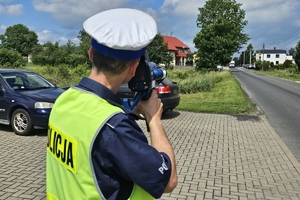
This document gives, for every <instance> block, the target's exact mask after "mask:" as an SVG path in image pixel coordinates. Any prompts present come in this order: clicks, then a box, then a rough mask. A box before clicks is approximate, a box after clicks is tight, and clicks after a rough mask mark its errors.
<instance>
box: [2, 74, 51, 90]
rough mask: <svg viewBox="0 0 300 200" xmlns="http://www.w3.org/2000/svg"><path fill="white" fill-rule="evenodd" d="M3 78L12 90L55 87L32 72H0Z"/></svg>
mask: <svg viewBox="0 0 300 200" xmlns="http://www.w3.org/2000/svg"><path fill="white" fill-rule="evenodd" d="M1 75H2V77H3V78H4V80H5V81H6V82H7V83H8V85H9V86H10V87H11V88H12V89H14V90H34V89H42V88H50V87H55V86H54V85H53V84H51V83H50V82H49V81H47V80H46V79H44V78H43V77H41V76H40V75H38V74H36V73H33V72H6V73H1Z"/></svg>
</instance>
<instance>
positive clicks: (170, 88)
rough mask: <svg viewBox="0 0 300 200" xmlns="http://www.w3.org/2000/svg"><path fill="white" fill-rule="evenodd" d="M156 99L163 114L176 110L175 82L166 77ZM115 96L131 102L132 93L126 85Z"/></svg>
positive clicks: (176, 89)
mask: <svg viewBox="0 0 300 200" xmlns="http://www.w3.org/2000/svg"><path fill="white" fill-rule="evenodd" d="M62 88H63V89H64V90H67V89H69V88H70V86H65V87H62ZM156 90H157V92H158V97H159V98H160V99H161V101H162V103H163V112H167V111H172V110H173V109H174V108H176V107H177V106H178V104H179V102H180V96H179V87H178V85H177V83H176V82H174V81H172V80H171V79H169V78H168V77H167V78H165V79H164V80H163V81H162V82H161V83H160V84H159V85H158V86H157V87H156ZM117 95H118V96H119V97H120V98H121V99H125V98H127V99H128V100H132V98H133V97H134V92H132V91H131V90H130V88H129V87H128V84H127V83H125V84H122V85H121V86H120V88H119V90H118V92H117Z"/></svg>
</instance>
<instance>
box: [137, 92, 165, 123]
mask: <svg viewBox="0 0 300 200" xmlns="http://www.w3.org/2000/svg"><path fill="white" fill-rule="evenodd" d="M162 112H163V104H162V102H161V100H160V98H158V96H157V91H156V90H155V89H153V90H152V93H151V96H150V98H149V99H147V100H142V101H140V102H139V104H138V106H137V107H136V109H135V113H136V114H142V115H143V116H144V117H145V118H146V120H147V122H150V121H151V120H152V119H153V118H155V119H160V118H161V115H162Z"/></svg>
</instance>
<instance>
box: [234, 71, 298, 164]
mask: <svg viewBox="0 0 300 200" xmlns="http://www.w3.org/2000/svg"><path fill="white" fill-rule="evenodd" d="M231 71H232V73H233V74H234V76H235V77H236V79H237V80H238V81H239V83H240V84H241V85H242V87H243V88H244V90H245V91H246V93H247V94H248V95H249V96H250V98H251V99H252V100H254V101H255V102H256V104H257V105H258V106H259V107H260V108H261V110H262V111H263V112H264V113H265V115H266V116H267V118H268V120H269V122H270V124H271V125H272V126H273V128H274V129H275V130H276V132H277V133H278V135H279V136H280V137H281V138H282V140H283V141H284V142H285V143H286V145H287V146H288V147H289V149H290V150H291V151H292V153H293V154H294V155H295V157H296V158H297V159H298V160H299V161H300V83H298V82H295V81H288V80H284V79H280V78H274V77H270V76H265V75H261V74H258V73H255V71H253V70H247V69H243V68H233V69H231Z"/></svg>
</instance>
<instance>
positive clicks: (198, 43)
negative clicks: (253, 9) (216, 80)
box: [194, 0, 249, 69]
mask: <svg viewBox="0 0 300 200" xmlns="http://www.w3.org/2000/svg"><path fill="white" fill-rule="evenodd" d="M241 5H242V4H240V3H237V2H236V1H235V0H207V1H206V3H205V5H204V7H202V8H198V10H199V12H200V14H199V15H198V18H197V21H196V23H197V27H198V28H201V31H200V32H199V33H197V34H196V37H195V38H194V44H195V47H196V48H197V49H198V52H197V56H198V57H199V60H197V62H196V69H201V68H215V67H216V66H217V65H218V64H221V65H227V64H228V63H229V62H230V61H231V57H232V55H233V53H234V52H238V50H239V49H241V48H242V45H243V44H245V43H246V42H247V41H248V40H249V37H248V35H247V34H245V33H243V29H244V27H245V26H246V25H247V23H248V22H247V21H246V20H244V18H245V11H244V10H242V9H241V8H240V7H241Z"/></svg>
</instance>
